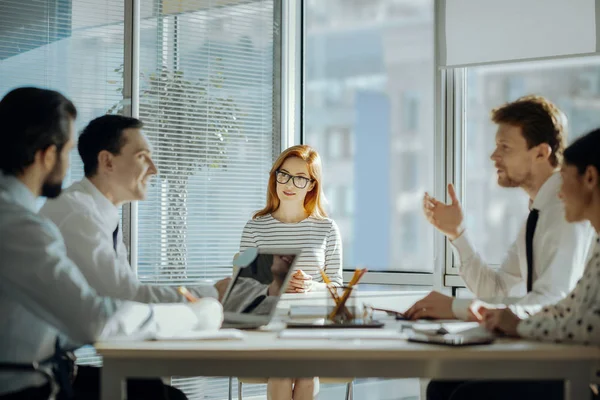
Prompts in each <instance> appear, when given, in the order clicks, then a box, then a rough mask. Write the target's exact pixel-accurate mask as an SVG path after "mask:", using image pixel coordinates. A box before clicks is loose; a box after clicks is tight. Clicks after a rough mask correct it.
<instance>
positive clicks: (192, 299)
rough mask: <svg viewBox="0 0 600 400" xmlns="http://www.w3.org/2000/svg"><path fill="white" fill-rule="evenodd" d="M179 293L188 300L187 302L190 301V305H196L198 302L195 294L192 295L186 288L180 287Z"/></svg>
mask: <svg viewBox="0 0 600 400" xmlns="http://www.w3.org/2000/svg"><path fill="white" fill-rule="evenodd" d="M177 291H178V292H179V293H181V295H182V296H183V297H185V298H186V300H187V301H189V302H190V303H194V302H196V301H198V298H197V297H195V296H194V295H193V294H191V293H190V291H189V290H187V289H186V288H184V287H183V286H179V287H178V288H177Z"/></svg>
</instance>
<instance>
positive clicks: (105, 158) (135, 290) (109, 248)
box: [40, 115, 218, 303]
mask: <svg viewBox="0 0 600 400" xmlns="http://www.w3.org/2000/svg"><path fill="white" fill-rule="evenodd" d="M142 126H143V124H142V122H141V121H140V120H138V119H135V118H130V117H124V116H120V115H104V116H102V117H98V118H96V119H94V120H93V121H92V122H90V123H89V124H88V126H86V127H85V129H84V130H83V132H82V133H81V135H80V136H79V143H78V146H77V149H78V150H79V154H80V156H81V159H82V160H83V168H84V171H85V178H84V179H82V180H81V181H79V182H76V183H74V184H73V185H71V186H70V187H69V188H68V189H65V190H64V192H63V194H62V195H61V196H60V197H58V198H56V199H53V200H48V201H47V202H46V204H45V205H44V206H43V207H42V209H41V210H40V214H41V215H43V216H45V217H47V218H49V219H50V220H51V221H52V222H54V223H55V224H56V226H58V229H60V231H61V233H62V235H63V238H64V240H65V244H66V246H67V255H68V256H69V258H71V259H72V260H73V261H74V262H75V263H76V264H77V266H78V267H79V269H80V270H81V272H82V273H83V275H84V276H85V278H86V279H87V281H88V283H89V284H90V286H92V287H93V288H94V289H95V290H96V291H97V292H98V293H99V294H100V295H103V296H110V297H113V298H115V299H120V300H132V301H139V302H141V303H174V302H183V301H185V298H184V297H183V296H182V295H181V294H180V293H179V292H178V290H177V288H175V287H173V286H165V285H151V284H148V285H146V284H142V283H141V282H140V281H139V280H138V279H137V276H136V272H135V271H134V270H133V269H132V268H131V266H130V265H129V261H128V256H127V249H126V248H125V245H124V244H123V239H122V238H123V235H122V231H121V229H119V207H120V206H121V205H123V204H125V203H129V202H131V201H137V200H143V199H145V197H146V191H147V188H148V182H149V180H150V178H151V177H152V176H153V175H155V174H156V173H157V169H156V166H155V165H154V161H153V160H152V151H151V148H150V145H149V144H148V141H147V140H146V138H145V137H144V135H143V134H142V131H141V128H142ZM189 290H190V291H191V292H192V293H193V294H194V295H195V296H196V297H214V298H216V297H217V296H218V294H217V291H216V289H215V288H214V287H213V286H210V285H204V286H196V287H190V288H189Z"/></svg>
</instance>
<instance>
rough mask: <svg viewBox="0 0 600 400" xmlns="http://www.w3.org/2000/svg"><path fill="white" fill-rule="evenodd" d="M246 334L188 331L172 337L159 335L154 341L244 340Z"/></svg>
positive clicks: (228, 330)
mask: <svg viewBox="0 0 600 400" xmlns="http://www.w3.org/2000/svg"><path fill="white" fill-rule="evenodd" d="M245 337H246V334H245V333H244V332H243V331H241V330H239V329H221V330H218V331H187V332H178V333H174V334H171V335H160V334H159V335H157V336H156V337H155V338H154V340H242V339H244V338H245Z"/></svg>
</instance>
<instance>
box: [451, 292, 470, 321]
mask: <svg viewBox="0 0 600 400" xmlns="http://www.w3.org/2000/svg"><path fill="white" fill-rule="evenodd" d="M472 302H473V300H472V299H456V298H455V299H454V300H452V313H453V314H454V316H455V317H456V318H458V319H462V320H463V321H467V320H468V319H469V307H470V306H471V303H472Z"/></svg>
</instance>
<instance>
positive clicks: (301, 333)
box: [279, 328, 407, 340]
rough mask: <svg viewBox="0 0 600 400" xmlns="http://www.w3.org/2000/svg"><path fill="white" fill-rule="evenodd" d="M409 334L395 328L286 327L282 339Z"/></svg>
mask: <svg viewBox="0 0 600 400" xmlns="http://www.w3.org/2000/svg"><path fill="white" fill-rule="evenodd" d="M406 337H407V335H406V334H404V333H401V332H400V331H397V330H394V329H360V328H352V329H285V330H283V331H281V332H280V333H279V338H280V339H339V340H352V339H375V340H382V339H389V340H398V339H406Z"/></svg>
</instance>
